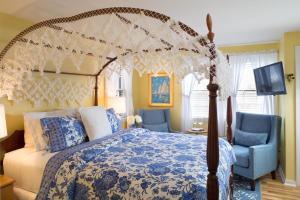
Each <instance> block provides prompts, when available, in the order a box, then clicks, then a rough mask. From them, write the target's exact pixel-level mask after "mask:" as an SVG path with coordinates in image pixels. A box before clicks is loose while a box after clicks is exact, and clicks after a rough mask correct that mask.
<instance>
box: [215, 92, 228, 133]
mask: <svg viewBox="0 0 300 200" xmlns="http://www.w3.org/2000/svg"><path fill="white" fill-rule="evenodd" d="M226 111H227V101H221V100H220V99H219V98H218V99H217V112H218V134H219V136H225V135H226V132H225V130H226V129H225V128H226V125H227V124H226V116H227V115H226V114H227V113H226Z"/></svg>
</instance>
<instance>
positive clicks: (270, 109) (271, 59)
mask: <svg viewBox="0 0 300 200" xmlns="http://www.w3.org/2000/svg"><path fill="white" fill-rule="evenodd" d="M277 61H278V53H277V52H275V51H274V52H265V53H259V54H252V55H250V56H249V62H250V63H251V66H252V68H253V69H256V68H258V67H262V66H265V65H269V64H272V63H275V62H277ZM263 113H264V114H270V115H274V114H275V103H274V96H272V95H269V96H264V106H263Z"/></svg>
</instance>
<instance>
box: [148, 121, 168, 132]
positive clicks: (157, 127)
mask: <svg viewBox="0 0 300 200" xmlns="http://www.w3.org/2000/svg"><path fill="white" fill-rule="evenodd" d="M143 128H146V129H149V130H150V131H157V132H169V129H168V123H162V124H143Z"/></svg>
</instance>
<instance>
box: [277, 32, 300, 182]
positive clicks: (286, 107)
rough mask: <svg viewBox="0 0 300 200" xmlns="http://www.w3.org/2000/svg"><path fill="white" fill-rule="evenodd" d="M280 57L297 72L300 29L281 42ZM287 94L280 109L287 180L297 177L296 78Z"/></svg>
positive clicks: (291, 69)
mask: <svg viewBox="0 0 300 200" xmlns="http://www.w3.org/2000/svg"><path fill="white" fill-rule="evenodd" d="M280 45H281V46H280V49H281V51H282V52H281V53H280V57H281V59H282V61H283V62H284V66H285V73H286V74H290V73H293V74H295V73H296V70H295V69H296V68H295V67H296V66H295V47H296V46H299V45H300V31H299V32H287V33H285V34H284V36H283V38H282V40H281V42H280ZM286 87H287V95H285V96H281V97H280V111H281V113H280V114H281V116H282V117H283V118H284V121H285V123H284V131H285V134H284V136H285V139H284V140H285V141H284V142H285V152H284V154H285V155H284V156H283V157H284V158H285V166H284V172H285V176H286V179H287V180H295V179H296V112H295V110H296V93H295V91H296V87H295V80H293V81H291V82H288V81H286Z"/></svg>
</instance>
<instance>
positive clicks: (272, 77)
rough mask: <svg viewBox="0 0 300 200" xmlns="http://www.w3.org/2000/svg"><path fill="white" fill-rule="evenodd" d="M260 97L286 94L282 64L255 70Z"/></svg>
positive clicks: (278, 63)
mask: <svg viewBox="0 0 300 200" xmlns="http://www.w3.org/2000/svg"><path fill="white" fill-rule="evenodd" d="M254 77H255V84H256V91H257V95H258V96H263V95H280V94H286V87H285V79H284V72H283V66H282V62H277V63H273V64H270V65H267V66H264V67H260V68H257V69H254Z"/></svg>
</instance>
